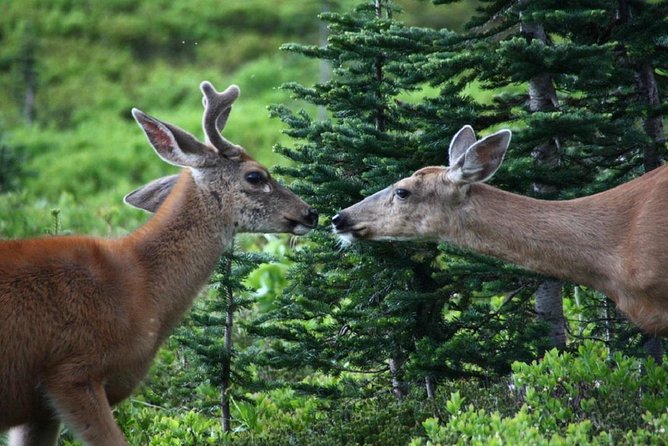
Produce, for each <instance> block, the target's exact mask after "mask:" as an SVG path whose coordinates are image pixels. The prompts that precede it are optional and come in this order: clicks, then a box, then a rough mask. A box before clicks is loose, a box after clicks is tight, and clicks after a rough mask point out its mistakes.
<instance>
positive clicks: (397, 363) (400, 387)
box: [390, 353, 408, 400]
mask: <svg viewBox="0 0 668 446" xmlns="http://www.w3.org/2000/svg"><path fill="white" fill-rule="evenodd" d="M403 365H404V358H403V355H401V354H400V353H398V354H395V355H394V357H393V358H391V359H390V374H391V375H392V393H393V394H394V396H396V397H397V399H399V400H403V399H404V398H405V397H406V396H407V395H408V384H406V383H405V382H404V381H403V380H402V379H401V367H402V366H403Z"/></svg>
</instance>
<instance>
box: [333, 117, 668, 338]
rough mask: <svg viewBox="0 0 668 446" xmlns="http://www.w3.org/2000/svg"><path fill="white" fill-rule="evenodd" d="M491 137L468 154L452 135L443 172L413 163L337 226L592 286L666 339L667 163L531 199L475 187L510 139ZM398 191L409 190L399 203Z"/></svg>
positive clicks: (349, 210)
mask: <svg viewBox="0 0 668 446" xmlns="http://www.w3.org/2000/svg"><path fill="white" fill-rule="evenodd" d="M465 129H466V128H465ZM465 129H463V130H462V132H463V131H464V130H465ZM469 129H470V128H469ZM466 132H468V130H466ZM460 133H461V132H460ZM468 133H469V134H468V135H465V138H464V139H466V140H467V141H468V143H470V141H471V137H472V136H471V135H472V130H471V131H470V132H468ZM458 135H459V134H458ZM497 135H498V134H497ZM495 136H496V135H492V136H491V137H488V138H485V139H484V140H480V141H478V143H476V144H474V145H472V146H470V148H469V150H468V151H466V148H467V147H468V146H467V147H463V148H462V147H456V145H457V139H458V138H457V136H456V137H455V138H454V139H453V145H454V146H455V147H454V148H453V147H451V151H450V153H451V159H450V162H451V167H450V168H449V169H448V168H445V167H427V168H423V169H420V170H419V171H417V172H416V173H415V174H414V175H412V176H411V177H408V178H405V179H403V180H400V181H399V182H397V183H396V184H395V185H393V186H390V187H389V188H387V189H384V190H383V191H380V192H378V193H376V194H374V195H372V196H370V197H368V198H366V199H365V200H363V201H361V202H359V203H357V204H355V205H353V206H351V207H349V208H347V209H345V210H343V211H341V212H340V213H339V214H338V215H337V216H336V217H334V219H333V222H334V225H335V229H336V231H337V232H338V233H339V234H341V235H342V236H344V237H347V238H350V237H352V238H359V239H376V240H383V239H404V240H407V239H416V238H426V239H432V240H446V241H449V242H452V243H454V244H457V245H460V246H462V247H465V248H468V249H471V250H473V251H477V252H480V253H483V254H487V255H490V256H493V257H497V258H500V259H503V260H506V261H509V262H513V263H516V264H519V265H522V266H524V267H526V268H528V269H531V270H533V271H537V272H540V273H542V274H545V275H548V276H553V277H557V278H561V279H565V280H569V281H573V282H575V283H579V284H583V285H588V286H591V287H593V288H595V289H597V290H599V291H601V292H603V293H605V294H606V295H607V296H609V297H610V298H611V299H612V300H613V301H614V302H615V303H616V304H617V305H618V307H619V308H620V309H621V310H622V311H624V312H625V313H626V314H627V315H628V316H629V318H630V319H631V320H632V321H633V322H634V323H636V324H637V325H638V326H639V327H640V328H642V329H643V330H644V331H646V332H648V333H651V334H655V335H664V336H665V335H667V334H668V274H667V273H668V250H667V249H666V246H665V241H666V240H668V226H666V224H665V223H666V222H668V166H666V167H661V168H659V169H656V170H655V171H653V172H651V173H648V174H646V175H644V176H642V177H640V178H637V179H635V180H633V181H631V182H629V183H626V184H623V185H621V186H618V187H616V188H614V189H611V190H609V191H606V192H603V193H600V194H597V195H593V196H590V197H585V198H580V199H576V200H568V201H543V200H536V199H532V198H529V197H524V196H520V195H516V194H512V193H509V192H504V191H501V190H499V189H496V188H493V187H491V186H487V185H485V184H482V182H481V181H484V180H486V179H487V178H489V177H490V176H491V175H492V174H493V173H494V171H495V170H496V168H498V165H499V164H500V163H501V160H502V158H503V154H504V153H505V150H506V147H507V143H508V142H509V140H510V138H509V132H508V135H502V136H503V137H504V138H506V139H507V140H504V141H503V142H502V141H500V140H499V137H496V138H495ZM473 141H475V139H474V138H473ZM481 142H484V143H485V144H480V143H481ZM468 143H467V144H468ZM471 149H473V150H471ZM480 150H483V151H484V153H483V154H482V155H481V153H479V151H480ZM464 152H465V153H466V159H464V158H460V156H461V154H462V153H464ZM453 153H455V154H456V155H457V156H456V159H453V157H452V154H453ZM457 161H459V163H458V164H457ZM453 164H456V165H454V166H453ZM397 189H404V190H408V191H410V192H411V194H410V196H409V197H407V198H405V199H403V200H402V199H400V198H399V197H398V196H397V195H396V190H397Z"/></svg>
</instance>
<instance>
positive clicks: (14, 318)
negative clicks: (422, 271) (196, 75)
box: [0, 82, 318, 446]
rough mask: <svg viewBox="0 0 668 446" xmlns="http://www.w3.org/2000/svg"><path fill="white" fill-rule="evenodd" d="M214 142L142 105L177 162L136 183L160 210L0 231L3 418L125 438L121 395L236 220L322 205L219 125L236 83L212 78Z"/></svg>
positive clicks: (264, 226)
mask: <svg viewBox="0 0 668 446" xmlns="http://www.w3.org/2000/svg"><path fill="white" fill-rule="evenodd" d="M200 88H201V90H202V92H203V93H204V105H205V112H204V117H203V127H204V133H205V135H206V143H201V142H199V141H198V140H197V139H195V137H193V136H192V135H191V134H189V133H187V132H185V131H183V130H181V129H179V128H177V127H175V126H172V125H170V124H167V123H164V122H161V121H159V120H157V119H155V118H152V117H150V116H148V115H146V114H144V113H142V112H141V111H139V110H136V109H133V111H132V114H133V115H134V118H135V119H136V121H137V122H138V123H139V125H140V126H141V128H142V129H143V130H144V132H145V134H146V136H147V137H148V140H149V141H150V143H151V144H152V145H153V148H154V149H155V151H156V152H157V154H158V156H160V157H161V158H162V159H163V160H165V161H166V162H168V163H171V164H174V165H177V166H181V167H183V170H182V171H181V173H180V174H179V175H173V176H168V177H164V178H160V179H158V180H155V181H153V182H151V183H149V184H147V185H145V186H143V187H141V188H139V189H137V190H136V191H134V192H132V193H130V194H129V195H127V196H126V198H125V200H126V202H127V203H129V204H131V205H133V206H136V207H138V208H141V209H145V210H147V211H150V212H156V214H155V216H153V217H152V218H151V219H150V220H149V222H148V223H147V224H146V225H144V226H143V227H141V228H139V229H137V230H136V231H134V232H133V233H131V234H129V235H128V236H126V237H122V238H119V239H101V238H88V237H73V236H63V237H47V238H37V239H30V240H16V241H3V242H0V431H3V430H7V429H8V428H10V431H9V438H10V444H11V445H12V446H19V445H22V446H28V445H30V446H32V445H55V444H56V441H57V436H58V432H59V426H60V421H63V422H64V423H65V424H66V425H67V426H68V427H69V428H70V430H71V431H72V432H74V434H75V435H76V436H77V437H78V438H80V439H81V440H83V441H84V442H85V443H86V444H88V445H123V444H126V442H125V439H124V437H123V435H122V433H121V431H120V429H119V427H118V426H117V424H116V423H115V421H114V419H113V417H112V412H111V406H113V405H114V404H116V403H118V402H119V401H121V400H123V399H124V398H127V397H128V396H129V395H130V393H131V392H132V391H133V389H134V388H135V387H136V386H137V385H138V383H139V382H140V381H141V380H142V378H143V377H144V376H145V375H146V372H147V370H148V368H149V365H150V363H151V361H152V359H153V357H154V356H155V353H156V351H157V350H158V347H159V346H160V344H162V342H163V341H164V340H165V338H166V337H167V336H168V335H169V333H170V331H171V330H172V328H173V327H174V325H175V324H177V323H178V322H179V320H180V319H181V317H182V315H183V314H184V312H185V311H186V310H187V309H188V308H189V307H190V306H191V304H192V302H193V299H194V298H195V296H196V295H197V294H198V292H199V291H200V290H201V288H202V287H203V286H204V285H205V283H206V281H207V279H208V277H209V275H210V274H211V272H212V270H213V269H214V267H215V265H216V262H217V261H218V258H219V257H220V256H221V254H222V253H223V251H224V250H225V249H226V248H227V247H228V246H229V244H230V242H231V240H232V238H233V236H234V234H235V232H239V231H245V232H290V233H293V234H297V235H301V234H305V233H307V232H308V231H309V230H310V229H311V228H313V227H314V226H315V225H316V221H317V217H318V214H317V212H316V211H315V210H314V209H312V208H310V207H309V206H308V205H307V204H306V203H304V202H303V201H302V200H301V199H299V198H298V197H297V196H296V195H295V194H293V193H292V192H290V191H289V190H288V189H286V188H285V187H283V186H281V185H280V184H279V183H277V182H276V181H275V180H274V179H272V178H271V176H270V175H269V173H268V172H267V169H265V168H264V167H262V166H261V165H260V164H258V163H257V162H256V161H254V160H253V159H252V158H251V157H250V156H249V155H247V154H246V152H245V151H244V150H243V149H242V148H241V147H240V146H237V145H234V144H232V143H231V142H229V141H227V140H226V139H225V138H223V137H222V135H221V134H220V130H221V129H222V128H223V127H224V126H225V122H226V120H227V117H228V115H229V113H230V110H231V105H232V103H233V102H234V100H235V99H236V98H237V96H238V94H239V89H238V87H236V86H234V85H233V86H230V87H229V88H228V89H227V90H225V91H224V92H223V93H218V92H217V91H216V90H215V89H214V88H213V86H212V85H211V84H210V83H208V82H203V83H202V84H201V86H200Z"/></svg>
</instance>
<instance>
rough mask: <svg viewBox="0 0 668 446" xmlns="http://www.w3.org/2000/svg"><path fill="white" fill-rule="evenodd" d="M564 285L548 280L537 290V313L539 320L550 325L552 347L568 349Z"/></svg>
mask: <svg viewBox="0 0 668 446" xmlns="http://www.w3.org/2000/svg"><path fill="white" fill-rule="evenodd" d="M561 289H562V283H561V281H559V280H554V279H548V280H546V281H544V282H542V283H541V284H540V285H539V286H538V290H536V313H537V314H538V318H539V319H540V320H542V321H544V322H546V323H547V324H548V325H549V327H550V328H549V330H550V331H549V338H550V344H551V345H552V347H556V348H558V349H560V350H563V349H564V348H566V330H565V319H564V307H563V302H562V296H561Z"/></svg>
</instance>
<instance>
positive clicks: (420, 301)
mask: <svg viewBox="0 0 668 446" xmlns="http://www.w3.org/2000/svg"><path fill="white" fill-rule="evenodd" d="M394 14H395V11H394V10H393V8H392V5H391V3H390V2H388V1H382V2H381V1H376V2H373V3H370V2H365V3H362V4H361V5H360V6H359V7H357V8H356V9H355V10H354V11H352V12H351V13H343V14H337V13H325V14H322V15H321V18H322V19H323V20H325V21H327V22H328V23H329V29H330V36H329V38H328V44H327V45H326V46H325V47H315V46H304V45H296V44H292V45H287V46H286V48H287V49H289V50H292V51H295V52H298V53H301V54H304V55H306V56H308V57H314V58H322V59H326V60H328V61H330V63H331V64H332V66H333V77H332V79H331V80H329V81H327V82H323V83H320V84H317V85H315V86H313V87H310V88H309V87H304V86H301V85H297V84H290V85H287V86H286V88H288V89H290V90H291V91H292V92H293V93H294V95H295V96H296V97H297V98H300V99H303V100H305V101H307V102H309V103H312V104H315V105H317V106H322V107H324V108H325V109H326V111H327V112H328V114H329V119H324V120H315V119H313V118H312V117H311V116H310V115H309V114H308V113H307V112H306V111H303V110H302V111H299V112H297V113H295V112H293V111H291V110H289V109H288V108H287V107H284V106H277V107H274V108H273V112H274V114H275V115H277V116H279V117H280V118H281V119H282V120H283V121H284V122H286V123H287V125H288V127H289V128H288V130H287V133H288V134H289V135H290V136H292V137H293V138H295V139H297V140H298V142H297V144H296V146H295V147H292V148H288V147H279V151H281V152H282V153H284V154H286V155H287V156H288V157H289V158H291V159H293V160H294V161H295V165H294V166H293V167H289V168H284V169H281V173H282V174H284V175H287V176H289V177H292V178H293V179H294V182H293V183H292V187H293V188H294V189H295V190H296V191H297V193H299V194H300V195H301V196H304V197H305V198H306V199H307V200H308V201H309V202H310V203H313V204H314V205H315V206H316V207H317V208H318V209H319V210H321V212H322V214H323V215H330V216H331V215H334V214H335V213H336V211H337V210H338V209H341V208H342V207H345V206H347V205H349V204H350V203H353V202H355V201H358V200H359V199H361V198H363V197H364V196H366V195H368V194H370V193H372V192H375V191H377V190H379V189H381V188H384V187H386V186H387V185H388V184H391V183H392V182H394V181H396V180H397V179H399V178H401V177H403V176H406V175H409V174H411V173H412V172H413V171H414V170H416V169H417V168H420V167H423V166H425V165H430V164H431V165H433V164H443V162H444V161H445V158H446V155H447V147H448V143H449V138H451V137H452V135H453V134H454V133H455V132H456V130H458V129H459V127H460V126H461V125H463V124H465V123H471V122H477V121H478V120H481V118H479V111H480V110H479V107H478V106H477V105H476V104H475V103H474V102H472V101H471V100H470V99H469V98H467V97H466V96H465V95H463V94H462V90H463V88H464V87H465V86H466V81H465V79H464V80H461V77H460V76H461V75H466V73H465V71H464V70H463V68H466V67H459V66H458V64H457V63H448V62H443V63H442V64H441V65H443V66H441V67H439V68H440V69H441V70H442V71H443V73H441V76H443V77H447V76H448V74H450V75H451V76H449V79H450V80H449V82H448V84H447V88H448V90H447V91H443V92H442V93H441V95H440V96H439V98H440V99H438V100H425V101H424V102H423V101H421V100H420V99H418V100H417V101H416V100H415V99H414V96H415V95H416V94H415V93H414V92H416V91H420V90H422V89H423V88H424V86H425V85H424V83H425V82H426V81H427V80H426V79H425V78H424V76H423V75H421V74H420V72H419V70H417V69H416V67H418V63H425V64H428V63H429V62H430V60H431V59H432V58H433V55H434V54H435V53H437V50H438V51H440V53H438V54H439V55H441V56H442V55H443V54H448V55H456V56H457V57H459V54H458V53H457V51H461V50H462V49H464V48H465V47H466V45H467V43H466V39H462V38H461V37H459V36H458V35H456V34H454V33H452V32H448V31H447V30H442V31H437V30H430V29H420V28H408V27H405V26H403V25H402V24H401V23H400V22H398V21H396V20H394V19H393V15H394ZM444 48H445V49H444ZM463 58H464V59H466V57H463ZM443 60H444V59H441V60H440V61H443ZM440 61H439V62H440ZM417 96H418V97H421V96H423V95H422V94H417ZM444 103H447V106H443V104H444ZM482 127H486V126H482ZM311 241H312V244H309V245H308V246H307V247H306V249H303V250H302V251H300V252H299V253H298V254H297V255H296V256H295V261H296V263H295V266H294V267H293V268H292V269H291V271H290V277H289V278H290V283H291V285H290V286H289V287H288V288H287V289H286V292H285V293H284V294H283V295H282V297H281V298H280V300H279V301H278V302H277V305H276V308H275V310H274V311H272V312H270V313H269V314H267V315H266V316H265V317H264V318H261V319H260V320H259V321H258V322H257V325H256V326H255V328H254V329H253V330H254V331H255V332H256V333H258V334H261V335H263V336H266V337H270V338H271V339H273V341H271V348H270V349H268V350H267V351H266V353H265V354H264V355H263V356H262V357H258V358H257V361H259V362H260V363H262V364H264V365H265V366H270V367H272V368H278V369H280V368H284V369H291V370H296V369H297V370H298V369H302V370H304V368H305V367H306V370H305V371H306V372H308V371H309V370H310V371H313V370H316V371H320V372H323V373H327V374H330V375H334V376H337V377H342V378H345V377H346V376H348V375H346V373H355V374H356V375H355V376H362V377H368V378H369V379H370V380H375V381H379V382H380V383H381V389H387V388H391V389H392V391H393V392H394V393H395V394H396V395H397V396H398V397H402V396H403V395H405V394H406V391H407V384H408V383H407V380H410V381H412V382H420V383H426V384H427V389H428V391H429V392H428V393H429V394H433V387H434V383H435V382H436V380H437V379H439V378H446V377H459V376H466V375H479V376H487V375H488V374H489V373H499V372H506V371H508V370H509V364H510V362H511V361H512V360H515V359H529V358H531V357H533V354H534V353H535V344H534V342H533V340H535V338H536V331H534V330H532V325H531V324H527V323H526V321H527V317H526V316H527V315H526V309H527V307H526V305H516V303H517V302H520V303H521V302H523V300H520V299H517V300H514V301H512V302H511V303H505V305H503V308H504V311H505V310H506V305H507V306H509V307H513V308H512V310H514V311H508V312H507V313H502V312H501V311H496V310H498V308H497V307H498V306H501V305H502V304H501V303H493V304H492V308H493V310H494V311H490V302H491V301H492V299H491V296H498V295H499V294H500V293H501V291H500V288H499V287H495V286H494V285H487V292H486V293H484V295H483V296H480V295H478V294H477V293H478V291H479V290H480V285H481V282H484V279H483V277H485V276H486V275H488V274H489V268H487V269H485V268H479V270H477V271H476V270H474V269H471V268H469V265H468V264H466V266H464V264H463V263H462V262H463V260H462V253H458V254H459V255H458V256H454V255H453V252H454V251H452V250H450V251H449V252H448V253H447V254H446V255H443V254H442V253H441V252H440V251H439V250H438V249H437V248H436V247H435V246H434V245H423V244H420V243H363V244H356V245H353V246H351V247H348V248H345V249H341V248H340V246H339V244H340V242H339V241H337V240H336V239H335V238H334V237H333V236H332V235H331V233H330V231H329V230H328V228H323V229H321V230H320V231H317V232H316V233H315V234H314V235H312V236H311ZM479 261H482V262H486V263H484V264H486V265H489V263H490V262H491V263H495V262H493V261H491V260H489V259H484V260H479ZM462 283H468V284H469V285H471V284H475V285H476V286H477V287H473V286H469V288H466V289H463V288H462V287H460V285H461V284H462ZM516 288H517V287H516ZM523 293H525V287H520V288H519V289H518V290H516V291H515V294H523ZM494 305H496V306H494ZM508 310H510V309H508ZM509 327H511V328H509ZM299 378H300V377H299V376H298V377H297V379H296V381H299ZM343 381H344V382H345V380H343ZM351 384H352V385H353V386H351V387H355V390H356V391H357V390H359V388H360V387H362V388H368V387H364V386H362V385H361V384H360V381H359V380H355V381H351ZM297 385H299V384H297ZM301 385H302V386H303V387H305V388H306V387H309V386H307V385H304V382H302V383H301ZM347 389H348V388H347V387H345V386H344V387H343V390H344V391H345V390H347ZM318 390H320V391H323V389H318ZM337 390H341V388H339V389H337Z"/></svg>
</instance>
